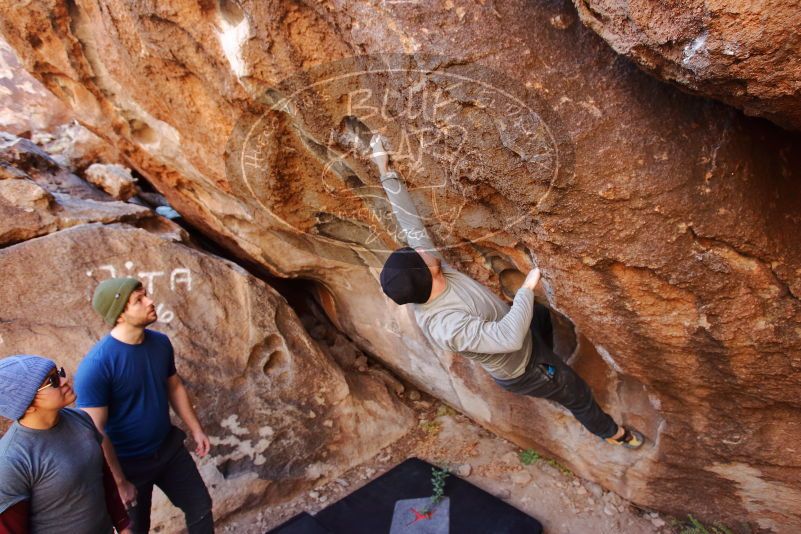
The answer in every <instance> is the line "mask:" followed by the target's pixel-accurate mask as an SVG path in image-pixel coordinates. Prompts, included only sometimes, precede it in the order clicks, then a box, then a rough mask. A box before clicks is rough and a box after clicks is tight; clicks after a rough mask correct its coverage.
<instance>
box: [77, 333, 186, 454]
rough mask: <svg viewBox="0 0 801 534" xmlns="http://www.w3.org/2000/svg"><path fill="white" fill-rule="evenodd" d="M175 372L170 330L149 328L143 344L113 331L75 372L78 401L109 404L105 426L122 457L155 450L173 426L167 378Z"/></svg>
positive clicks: (82, 405) (85, 405) (88, 404)
mask: <svg viewBox="0 0 801 534" xmlns="http://www.w3.org/2000/svg"><path fill="white" fill-rule="evenodd" d="M174 374H175V357H174V355H173V350H172V343H170V339H169V338H168V337H167V336H165V335H164V334H161V333H159V332H156V331H153V330H145V337H144V340H142V342H141V343H140V344H138V345H130V344H128V343H123V342H122V341H119V340H117V339H114V338H113V337H112V336H111V334H108V335H106V336H105V337H104V338H103V339H101V340H100V341H98V342H97V344H95V346H94V347H92V350H90V351H89V353H88V354H87V355H86V357H85V358H84V359H83V361H81V364H80V365H79V366H78V372H77V373H75V393H76V394H77V395H78V407H79V408H97V407H102V406H106V407H108V421H107V422H106V428H105V431H106V435H107V436H108V438H109V439H110V440H111V443H112V444H113V445H114V450H115V451H116V452H117V456H119V457H120V458H135V457H137V456H146V455H149V454H153V453H154V452H156V450H157V449H158V448H159V445H161V443H162V442H163V441H164V438H166V437H167V433H168V432H169V431H170V427H171V426H172V424H171V423H170V407H169V400H168V398H167V378H168V377H170V376H172V375H174Z"/></svg>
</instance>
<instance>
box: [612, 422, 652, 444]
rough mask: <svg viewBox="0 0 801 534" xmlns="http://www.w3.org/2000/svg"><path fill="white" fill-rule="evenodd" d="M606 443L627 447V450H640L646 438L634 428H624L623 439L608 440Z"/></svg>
mask: <svg viewBox="0 0 801 534" xmlns="http://www.w3.org/2000/svg"><path fill="white" fill-rule="evenodd" d="M606 441H608V442H609V443H611V444H612V445H620V446H622V447H626V448H627V449H639V448H640V447H642V444H643V443H644V442H645V438H644V437H643V435H642V434H640V433H639V432H637V431H636V430H634V429H633V428H628V427H625V426H624V427H623V435H622V436H621V437H619V438H617V439H613V438H606Z"/></svg>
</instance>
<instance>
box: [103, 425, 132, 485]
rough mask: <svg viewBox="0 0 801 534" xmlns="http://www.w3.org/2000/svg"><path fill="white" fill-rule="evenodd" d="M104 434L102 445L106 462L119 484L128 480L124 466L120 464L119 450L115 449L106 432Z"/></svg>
mask: <svg viewBox="0 0 801 534" xmlns="http://www.w3.org/2000/svg"><path fill="white" fill-rule="evenodd" d="M102 434H103V443H102V444H101V445H100V446H101V448H102V449H103V456H105V458H106V463H108V467H109V469H110V470H111V474H112V475H113V476H114V482H116V483H117V485H119V484H120V483H121V482H123V481H125V480H126V478H125V473H124V472H123V471H122V466H121V465H120V460H119V458H117V451H115V450H114V445H113V444H112V443H111V440H110V439H108V436H106V434H105V433H102Z"/></svg>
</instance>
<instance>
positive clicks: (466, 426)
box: [218, 391, 674, 534]
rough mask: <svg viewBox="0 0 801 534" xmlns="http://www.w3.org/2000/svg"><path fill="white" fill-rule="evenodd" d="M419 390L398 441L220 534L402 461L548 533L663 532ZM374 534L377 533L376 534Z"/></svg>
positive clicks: (312, 506)
mask: <svg viewBox="0 0 801 534" xmlns="http://www.w3.org/2000/svg"><path fill="white" fill-rule="evenodd" d="M418 396H419V393H417V392H413V391H412V392H407V393H405V394H404V397H405V398H406V400H407V402H408V403H409V405H410V406H412V407H413V408H414V409H415V411H416V412H417V414H418V419H419V422H420V424H419V425H418V427H417V428H416V429H415V430H414V431H413V432H410V433H409V434H407V435H406V436H405V437H404V438H403V439H401V440H399V441H397V442H395V443H394V444H393V445H391V446H390V447H387V448H386V449H384V450H383V451H381V452H380V453H379V454H377V455H376V456H375V457H373V458H372V459H370V460H369V461H368V462H365V463H364V464H362V465H359V466H357V467H355V468H353V469H351V470H349V471H347V472H346V473H344V474H343V475H342V476H341V477H340V478H337V479H336V480H333V481H330V482H328V483H326V484H323V485H321V486H319V487H316V488H315V489H314V490H312V491H310V492H308V493H305V494H303V495H302V496H300V497H298V498H296V499H294V500H293V501H290V502H288V503H285V504H282V505H277V506H273V507H267V508H264V509H261V510H250V511H248V512H246V513H241V514H238V515H236V516H234V517H230V518H227V519H226V520H225V521H223V522H220V523H219V527H218V531H219V532H236V533H243V534H251V533H253V534H255V533H263V532H265V531H267V530H269V529H270V528H273V527H275V526H277V525H279V524H281V523H282V522H284V521H286V520H287V519H289V518H290V517H292V516H294V515H295V514H297V513H299V512H301V511H306V512H309V513H311V514H314V513H316V512H317V511H319V510H321V509H322V508H325V507H326V506H328V505H329V504H331V503H333V502H336V501H337V500H339V499H341V498H343V497H344V496H346V495H347V494H349V493H351V492H352V491H355V490H356V489H358V488H360V487H361V486H363V485H364V484H366V483H367V482H369V481H370V480H372V479H374V478H376V477H378V476H380V475H381V474H383V473H384V472H386V471H388V470H389V469H390V468H392V467H393V466H395V465H397V464H398V463H400V462H402V461H403V460H405V459H407V458H410V457H413V456H416V457H418V458H422V459H423V460H426V461H428V462H430V463H432V464H436V465H439V466H441V467H448V468H449V469H450V470H451V471H452V472H453V473H454V475H457V476H460V477H462V478H464V479H466V480H468V481H470V482H471V483H472V484H474V485H476V486H478V487H480V488H482V489H484V490H485V491H488V492H489V493H491V494H493V495H495V496H497V497H498V498H500V499H502V500H504V501H505V502H507V503H509V504H511V505H512V506H514V507H516V508H518V509H520V510H522V511H523V512H525V513H527V514H529V515H531V516H533V517H536V518H537V519H538V520H539V521H540V522H541V523H542V524H543V526H544V527H545V532H547V533H549V534H583V533H594V534H596V533H598V534H605V533H609V534H613V533H621V532H623V533H632V534H633V533H637V534H652V533H653V534H656V533H661V534H667V533H669V532H673V531H674V528H673V527H671V524H672V521H671V519H670V518H667V517H662V516H660V515H658V514H656V513H652V512H647V511H644V510H641V509H638V508H636V507H634V506H633V505H631V504H630V503H629V502H627V501H625V500H623V499H622V498H621V497H620V496H618V495H617V494H615V493H612V492H608V491H605V490H604V489H603V488H601V486H599V485H597V484H595V483H593V482H590V481H587V480H583V479H581V478H578V477H576V476H575V475H573V474H572V473H570V472H569V471H568V470H566V469H565V468H564V467H562V466H560V465H559V464H558V463H556V462H554V461H553V460H549V459H547V458H538V459H533V458H532V456H533V455H530V456H529V458H528V459H530V460H532V459H533V461H531V463H530V464H528V465H525V464H524V463H523V462H522V461H521V458H520V453H521V452H522V451H521V450H520V449H519V448H518V447H517V446H515V445H514V444H512V443H510V442H508V441H506V440H504V439H502V438H499V437H498V436H495V435H493V434H491V433H489V432H487V431H486V430H484V429H482V428H481V427H479V426H478V425H476V424H474V423H473V422H472V421H471V420H470V419H468V418H467V417H465V416H463V415H461V414H457V413H455V412H454V411H453V410H452V409H451V408H449V407H448V406H446V405H444V404H441V403H440V402H438V401H435V400H433V399H430V398H427V397H426V398H425V399H421V400H410V399H409V398H410V397H411V398H413V399H414V398H418ZM377 534H378V533H377Z"/></svg>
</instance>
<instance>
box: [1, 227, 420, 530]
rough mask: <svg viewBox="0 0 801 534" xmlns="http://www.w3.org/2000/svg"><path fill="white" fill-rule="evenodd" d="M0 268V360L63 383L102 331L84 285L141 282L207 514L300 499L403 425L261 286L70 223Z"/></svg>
mask: <svg viewBox="0 0 801 534" xmlns="http://www.w3.org/2000/svg"><path fill="white" fill-rule="evenodd" d="M0 271H1V272H2V273H3V279H4V283H3V284H2V288H0V303H2V304H3V306H2V312H0V351H2V353H3V354H12V353H16V352H33V353H39V354H44V355H47V356H48V357H51V358H52V359H54V360H55V361H56V362H58V363H59V364H60V365H64V367H65V368H66V369H67V370H68V373H70V374H72V373H73V372H74V371H75V369H76V368H77V365H78V362H79V361H80V359H81V358H82V357H83V355H84V354H85V353H86V351H87V350H88V349H89V348H90V347H91V345H92V344H93V343H94V342H95V341H96V340H97V339H99V338H100V337H101V336H102V335H104V334H105V333H106V332H107V330H108V329H107V327H105V326H104V324H103V322H102V321H101V320H100V319H99V318H98V317H95V316H94V315H93V311H92V310H91V306H90V299H91V294H92V291H93V290H94V287H95V285H96V284H97V282H98V281H99V280H101V279H103V278H106V277H108V276H112V275H134V276H138V277H139V278H140V279H142V280H143V282H144V283H145V285H146V286H147V289H148V291H150V292H152V293H153V295H154V296H155V299H156V300H157V306H158V310H159V317H160V319H159V321H158V322H157V323H156V324H155V328H156V329H157V330H159V331H162V332H164V333H166V334H168V335H169V336H170V337H171V339H172V342H173V345H174V347H175V351H176V365H177V367H178V372H179V373H180V374H181V375H182V377H184V379H185V381H186V383H187V387H188V388H189V390H190V391H191V393H192V396H193V400H194V402H195V405H196V409H197V411H198V415H199V417H200V419H201V420H202V421H203V423H204V425H205V429H206V432H207V433H208V435H209V437H210V439H211V442H212V446H213V447H212V453H211V455H210V456H209V457H207V458H204V459H202V460H200V461H199V467H200V470H201V473H202V474H203V476H204V479H205V480H206V483H207V485H208V486H209V489H210V491H211V494H212V498H213V499H214V503H215V515H216V516H217V517H224V516H226V515H227V514H229V513H231V512H233V511H236V510H237V509H239V508H241V507H242V506H243V505H245V504H247V506H258V505H261V504H263V503H270V504H277V503H279V502H281V501H282V500H286V499H288V498H291V497H292V496H294V495H296V494H297V493H298V492H299V491H303V490H305V491H308V489H309V488H310V487H312V485H313V484H314V483H315V481H317V480H318V479H321V478H325V479H328V478H331V477H334V476H336V475H338V474H339V473H341V472H342V471H344V470H345V469H347V468H349V467H351V466H353V465H356V464H358V463H361V462H362V461H364V460H366V459H367V458H369V457H370V456H372V455H374V454H376V453H377V452H378V451H379V450H380V449H381V448H382V447H384V446H386V445H388V444H390V443H392V442H393V441H395V440H396V439H397V438H399V437H400V436H402V435H403V434H404V433H405V432H406V431H407V430H408V429H409V428H410V425H411V424H413V423H414V420H413V417H412V415H411V414H410V410H409V409H408V408H406V407H405V406H404V405H402V404H400V403H399V401H398V400H397V398H396V397H395V396H394V395H393V394H391V393H390V392H389V391H388V390H387V388H386V386H385V385H384V384H383V382H381V381H379V380H375V379H373V378H371V377H370V376H369V375H361V374H357V373H349V374H347V375H346V374H345V373H343V371H342V370H341V369H340V367H339V366H338V365H337V363H336V362H335V360H333V359H332V358H331V357H330V356H327V355H326V354H325V353H323V352H322V351H321V350H320V349H319V348H318V347H317V345H316V344H315V343H314V342H313V341H312V340H311V339H310V338H309V337H308V335H307V334H306V332H305V330H304V329H303V327H302V325H301V323H300V321H298V318H297V316H296V315H295V314H294V312H293V311H292V309H291V308H289V306H288V305H287V304H286V301H285V300H284V299H283V298H282V297H281V296H280V295H278V294H277V293H276V292H275V291H274V290H272V289H271V288H270V287H269V286H267V285H266V284H264V283H263V282H261V281H260V280H258V279H256V278H254V277H253V276H251V275H249V274H248V273H247V272H245V271H244V270H243V269H242V268H240V267H238V266H236V265H234V264H232V263H230V262H227V261H225V260H222V259H219V258H216V257H213V256H210V255H208V254H206V253H203V252H201V251H198V250H194V249H192V248H189V247H187V246H185V245H183V244H180V243H178V242H173V241H171V240H170V239H166V238H165V237H162V236H160V235H158V234H154V233H151V232H148V231H146V230H143V229H139V228H134V227H131V226H128V225H120V224H114V225H107V226H103V225H97V224H89V225H82V226H78V227H76V228H71V229H69V230H63V231H60V232H56V233H54V234H51V235H48V236H46V237H41V238H38V239H33V240H30V241H27V242H24V243H21V244H18V245H14V246H11V247H7V248H5V249H2V250H0ZM14 281H19V283H14ZM26 281H27V282H26ZM12 304H13V305H12ZM154 521H155V523H154V524H158V525H161V528H166V529H167V530H168V531H179V530H180V526H181V524H182V521H183V519H182V516H181V514H180V511H176V510H175V509H174V508H173V507H172V506H170V505H169V503H167V501H166V499H164V498H162V499H160V500H158V501H157V503H156V505H155V509H154Z"/></svg>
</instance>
